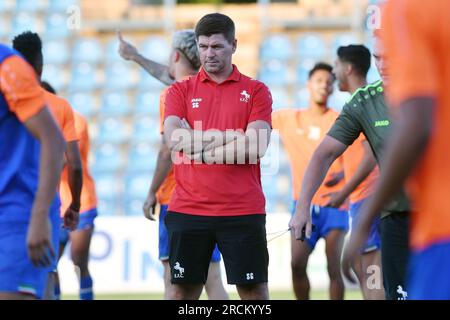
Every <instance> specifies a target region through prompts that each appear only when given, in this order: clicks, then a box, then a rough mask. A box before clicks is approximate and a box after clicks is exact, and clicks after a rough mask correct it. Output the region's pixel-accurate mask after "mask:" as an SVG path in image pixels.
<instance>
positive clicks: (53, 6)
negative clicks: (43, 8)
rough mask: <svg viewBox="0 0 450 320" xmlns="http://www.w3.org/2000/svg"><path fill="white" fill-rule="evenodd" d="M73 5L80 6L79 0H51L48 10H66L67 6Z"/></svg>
mask: <svg viewBox="0 0 450 320" xmlns="http://www.w3.org/2000/svg"><path fill="white" fill-rule="evenodd" d="M72 5H78V6H80V1H79V0H49V3H48V9H47V10H48V11H62V12H66V10H67V8H68V7H70V6H72Z"/></svg>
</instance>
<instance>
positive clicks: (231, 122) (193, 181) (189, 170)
mask: <svg viewBox="0 0 450 320" xmlns="http://www.w3.org/2000/svg"><path fill="white" fill-rule="evenodd" d="M165 105H166V109H165V118H167V117H168V116H177V117H179V118H185V119H186V120H187V121H188V122H189V124H190V126H191V127H192V128H194V121H201V125H202V130H208V129H217V130H220V131H225V130H227V129H232V130H238V129H241V130H244V131H245V130H246V129H247V125H248V124H249V123H251V122H253V121H256V120H263V121H266V122H267V123H269V124H271V113H272V96H271V94H270V91H269V89H268V88H267V87H266V86H265V85H264V84H263V83H262V82H259V81H257V80H253V79H251V78H249V77H247V76H245V75H243V74H241V73H240V72H239V70H238V69H237V68H236V66H234V65H233V72H232V73H231V74H230V76H229V77H228V79H227V80H226V81H224V82H223V83H221V84H217V83H216V82H214V81H213V80H212V79H211V78H210V77H209V76H208V74H207V73H206V72H205V71H204V70H203V69H201V71H200V72H199V73H198V74H197V75H195V76H192V77H190V78H189V79H186V80H184V81H181V82H177V83H175V84H173V85H172V86H171V87H170V89H169V91H168V94H167V97H166V101H165ZM175 180H176V183H177V185H176V187H175V191H174V193H173V195H172V198H171V201H170V204H169V210H170V211H175V212H180V213H186V214H193V215H202V216H238V215H246V214H264V213H265V199H264V194H263V192H262V187H261V171H260V167H259V163H258V164H236V165H235V164H212V165H207V164H193V163H190V164H177V165H175Z"/></svg>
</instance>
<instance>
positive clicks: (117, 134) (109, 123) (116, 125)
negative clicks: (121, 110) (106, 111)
mask: <svg viewBox="0 0 450 320" xmlns="http://www.w3.org/2000/svg"><path fill="white" fill-rule="evenodd" d="M127 138H128V130H127V127H126V125H125V123H124V122H123V121H121V120H120V119H116V118H112V117H108V118H102V119H101V120H100V127H99V132H98V136H97V141H98V142H100V143H105V142H110V143H122V142H125V140H126V139H127Z"/></svg>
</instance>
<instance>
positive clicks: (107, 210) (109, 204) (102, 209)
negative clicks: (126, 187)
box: [97, 198, 120, 217]
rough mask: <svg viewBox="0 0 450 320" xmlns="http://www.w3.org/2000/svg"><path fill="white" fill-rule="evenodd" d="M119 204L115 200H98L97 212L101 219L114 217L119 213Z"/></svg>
mask: <svg viewBox="0 0 450 320" xmlns="http://www.w3.org/2000/svg"><path fill="white" fill-rule="evenodd" d="M119 203H120V201H118V200H117V199H111V200H104V199H102V198H99V199H98V203H97V211H98V213H99V215H101V216H102V217H110V216H115V215H117V212H118V211H119V210H118V209H119V206H118V204H119Z"/></svg>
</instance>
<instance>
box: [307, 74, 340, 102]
mask: <svg viewBox="0 0 450 320" xmlns="http://www.w3.org/2000/svg"><path fill="white" fill-rule="evenodd" d="M333 82H334V77H333V75H332V74H331V73H330V72H328V71H326V70H317V71H316V72H314V73H313V75H312V76H311V78H310V79H309V80H308V90H309V94H310V96H311V99H312V100H313V101H314V102H315V103H317V104H319V105H326V104H327V101H328V97H329V96H330V95H331V94H332V93H333Z"/></svg>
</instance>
